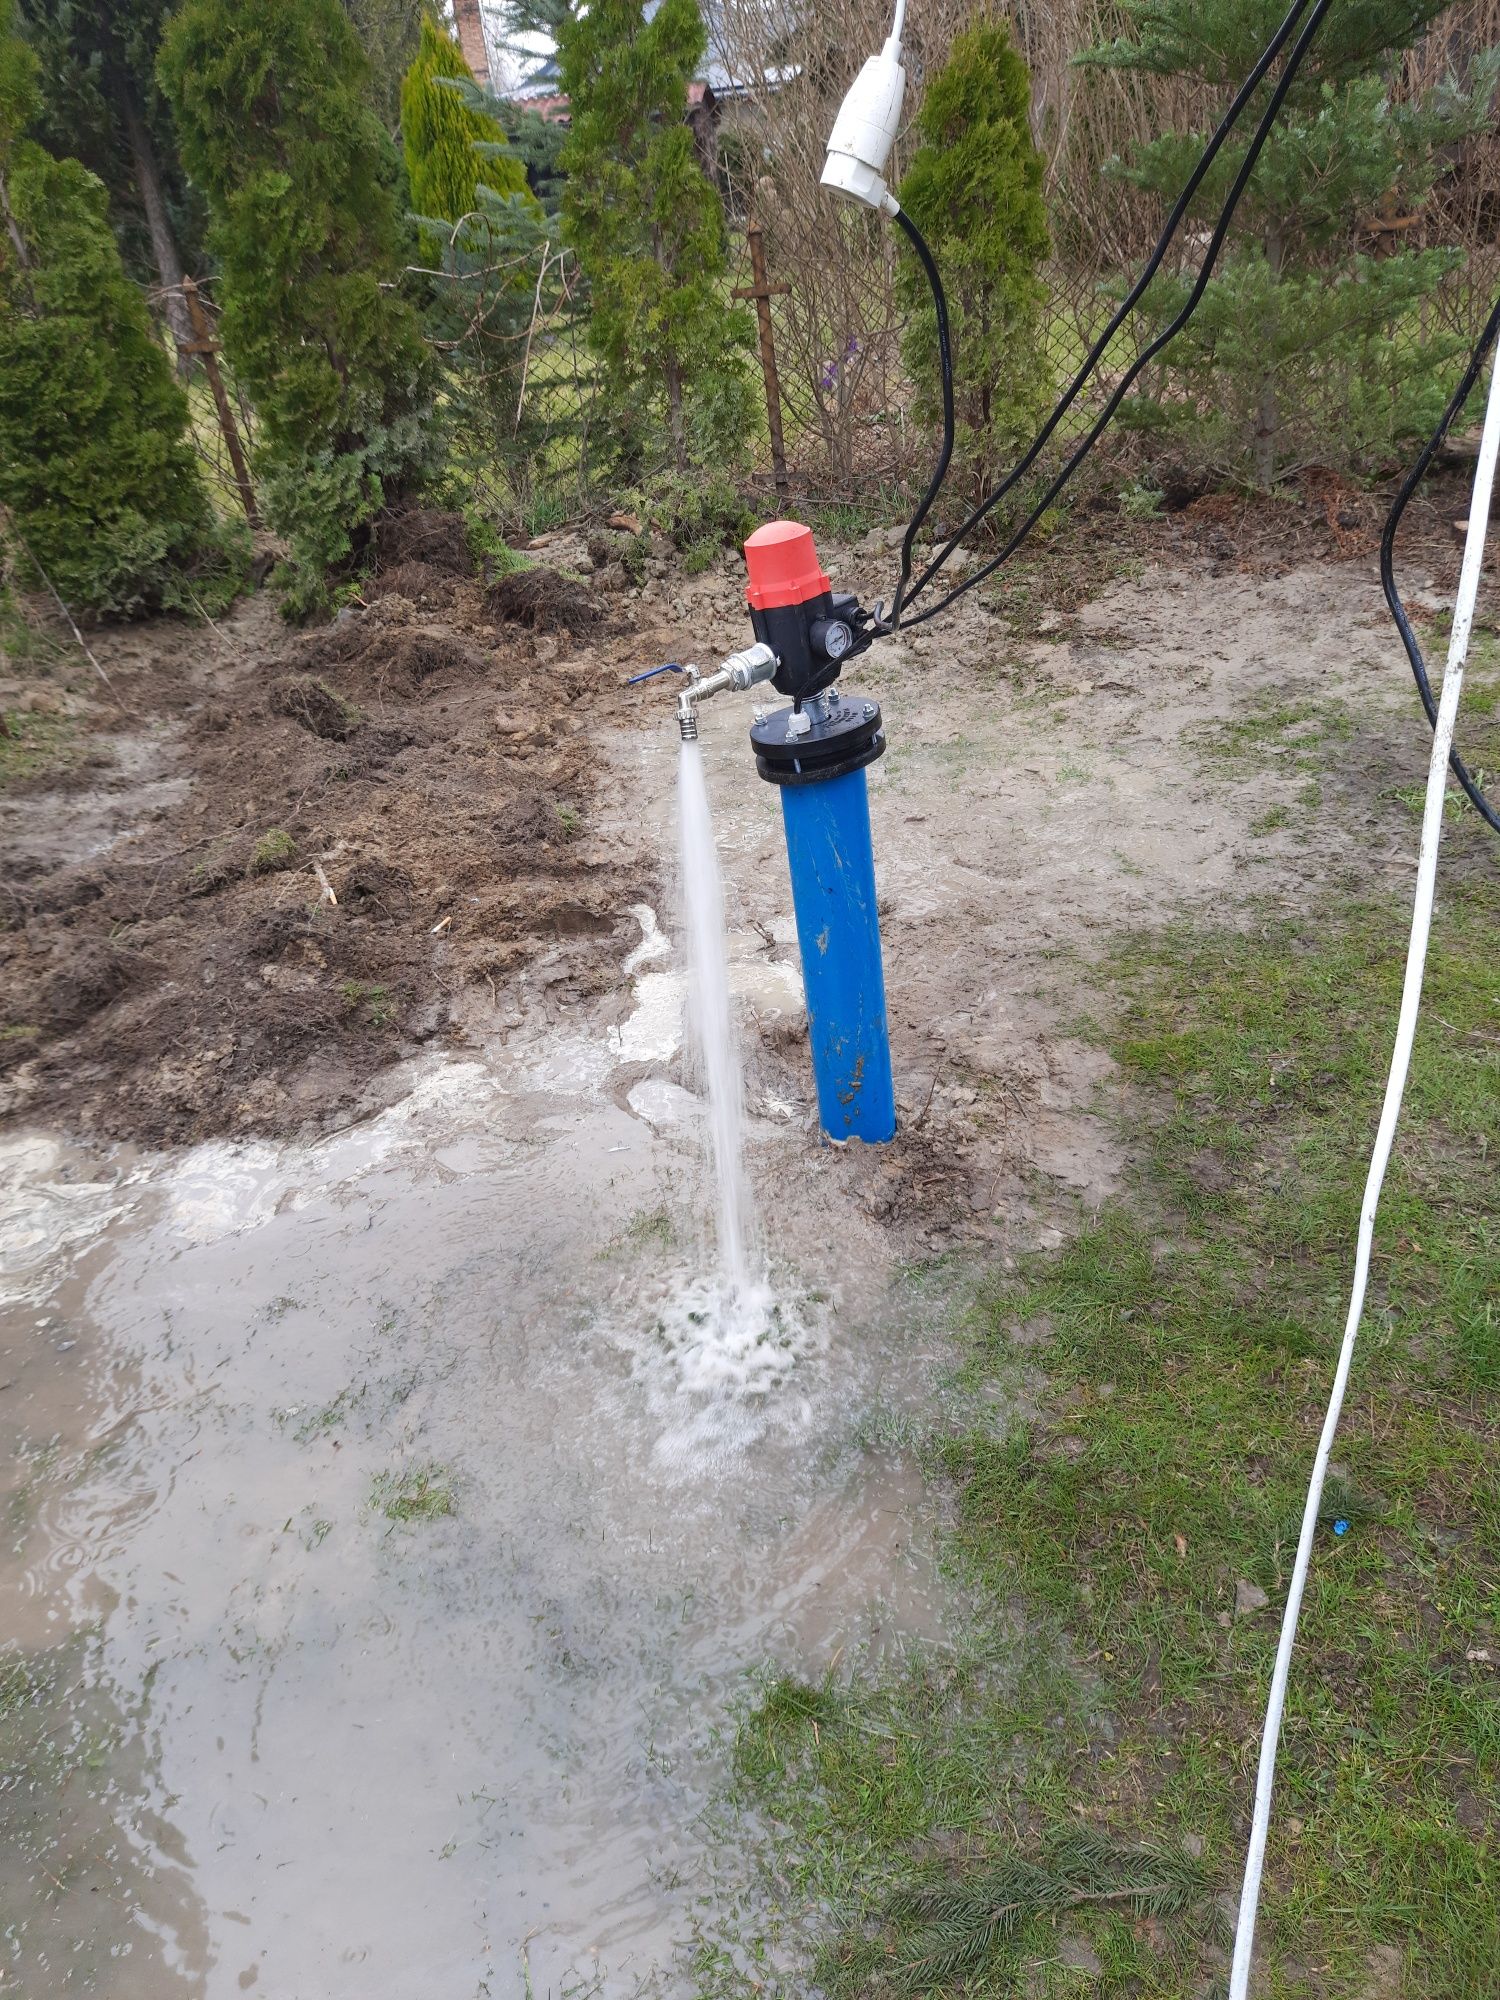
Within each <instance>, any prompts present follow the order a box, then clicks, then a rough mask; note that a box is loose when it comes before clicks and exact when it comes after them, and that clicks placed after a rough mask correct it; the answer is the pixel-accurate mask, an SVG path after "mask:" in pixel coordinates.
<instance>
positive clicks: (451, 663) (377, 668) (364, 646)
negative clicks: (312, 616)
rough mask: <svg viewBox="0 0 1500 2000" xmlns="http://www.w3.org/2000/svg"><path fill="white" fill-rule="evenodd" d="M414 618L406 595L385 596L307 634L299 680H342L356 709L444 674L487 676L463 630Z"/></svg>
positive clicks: (412, 689)
mask: <svg viewBox="0 0 1500 2000" xmlns="http://www.w3.org/2000/svg"><path fill="white" fill-rule="evenodd" d="M415 621H416V608H415V606H414V605H412V604H411V603H410V602H409V601H408V600H407V599H406V598H404V597H397V596H394V595H392V596H389V597H385V598H382V599H381V600H380V601H379V602H378V603H377V604H374V605H372V606H371V608H370V609H369V610H368V611H366V612H365V613H363V614H362V615H359V614H351V615H350V616H349V617H348V618H346V619H341V620H339V621H337V622H335V623H334V624H332V625H330V626H328V627H326V628H325V630H323V631H322V632H317V633H314V634H313V635H312V637H311V638H308V639H304V640H303V642H302V646H301V650H300V653H299V655H298V665H299V667H301V668H302V670H303V672H302V674H301V675H300V676H298V679H299V680H302V681H306V680H312V681H314V682H316V683H317V684H318V685H323V684H324V680H333V681H336V682H340V683H341V684H342V685H341V687H340V690H339V693H340V695H342V696H344V697H346V698H347V701H348V702H351V703H352V704H353V706H354V708H355V710H356V711H357V710H358V708H359V706H360V702H361V699H362V697H364V698H370V699H380V700H385V699H386V698H388V697H390V696H392V695H394V696H396V697H398V698H405V697H409V696H411V695H413V694H415V693H416V692H417V691H418V689H420V688H421V686H422V685H423V683H424V682H426V681H429V680H432V679H433V678H435V677H436V676H437V675H439V674H450V673H451V674H452V675H453V676H454V677H455V678H456V679H458V680H461V681H475V680H481V679H483V678H484V677H485V675H486V673H487V672H488V670H489V669H488V666H487V663H486V661H485V660H484V659H483V657H482V656H481V655H480V653H479V652H478V650H477V649H476V648H475V647H474V646H472V645H470V644H469V643H468V641H467V640H466V639H465V638H464V636H463V634H462V633H461V632H459V631H457V630H455V629H454V627H453V626H452V625H451V624H448V623H446V622H438V621H437V620H431V621H427V622H424V623H421V624H418V623H417V622H415ZM320 677H322V678H320ZM325 692H326V688H325ZM335 698H336V699H337V698H338V697H335ZM289 712H290V711H287V710H283V711H282V713H289ZM298 719H299V720H301V717H300V715H299V717H298ZM304 726H305V727H311V726H312V725H311V724H310V723H308V724H305V725H304ZM318 733H320V734H321V733H322V732H318Z"/></svg>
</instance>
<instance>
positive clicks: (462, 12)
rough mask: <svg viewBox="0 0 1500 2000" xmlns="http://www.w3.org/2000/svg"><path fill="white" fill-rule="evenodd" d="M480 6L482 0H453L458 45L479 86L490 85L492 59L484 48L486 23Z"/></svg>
mask: <svg viewBox="0 0 1500 2000" xmlns="http://www.w3.org/2000/svg"><path fill="white" fill-rule="evenodd" d="M479 6H480V0H453V16H454V20H455V21H456V23H457V25H458V45H459V47H460V48H461V49H462V50H463V52H464V61H465V62H466V63H467V64H468V65H469V73H470V75H471V76H472V77H473V79H474V81H475V82H476V83H477V84H481V85H488V83H489V80H490V59H489V54H488V52H487V51H486V49H485V46H484V21H483V18H482V17H481V15H480V11H479Z"/></svg>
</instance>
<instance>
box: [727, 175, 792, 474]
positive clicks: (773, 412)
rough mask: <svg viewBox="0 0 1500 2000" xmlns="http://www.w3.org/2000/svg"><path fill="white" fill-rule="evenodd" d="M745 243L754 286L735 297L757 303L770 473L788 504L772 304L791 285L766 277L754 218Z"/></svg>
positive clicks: (742, 288)
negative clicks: (748, 246) (769, 442)
mask: <svg viewBox="0 0 1500 2000" xmlns="http://www.w3.org/2000/svg"><path fill="white" fill-rule="evenodd" d="M745 240H746V242H747V243H748V244H749V245H750V272H751V276H752V277H753V278H754V279H755V283H754V284H753V285H736V286H735V288H734V296H735V298H737V299H754V301H755V317H756V319H757V320H758V321H759V323H760V372H761V374H762V375H764V377H765V378H766V423H767V425H768V426H769V428H770V432H771V471H772V473H773V475H774V477H775V480H776V494H777V498H778V499H780V500H782V501H785V500H788V499H790V498H791V492H792V484H791V481H790V480H789V479H788V477H787V470H786V446H785V443H784V442H783V439H782V435H781V383H780V380H779V379H778V377H777V374H776V342H775V338H774V335H773V333H772V329H771V301H772V299H774V298H777V297H779V296H780V295H781V293H783V292H789V291H790V290H791V289H792V288H791V286H790V285H773V284H771V283H770V281H769V279H768V277H767V274H766V252H765V245H764V243H763V242H762V240H761V233H760V224H759V223H758V222H757V221H756V219H755V217H754V216H753V215H752V216H751V218H750V220H749V222H748V223H747V224H746V225H745Z"/></svg>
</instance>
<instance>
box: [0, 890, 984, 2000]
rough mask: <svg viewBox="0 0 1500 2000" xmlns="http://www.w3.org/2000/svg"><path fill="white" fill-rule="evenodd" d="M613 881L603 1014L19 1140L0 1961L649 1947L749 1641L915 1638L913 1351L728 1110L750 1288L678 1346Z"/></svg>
mask: <svg viewBox="0 0 1500 2000" xmlns="http://www.w3.org/2000/svg"><path fill="white" fill-rule="evenodd" d="M640 921H641V930H642V942H641V945H640V947H639V948H638V950H637V952H636V954H635V958H634V963H633V965H632V974H633V977H634V980H635V987H634V991H635V1005H634V1011H633V1012H631V1013H630V1014H629V1015H628V1016H627V1017H625V1018H623V1019H620V1018H616V1019H614V1020H613V1021H612V1022H610V1023H608V1024H605V1023H603V1022H601V1023H594V1022H589V1021H584V1022H580V1023H578V1024H577V1025H575V1026H573V1027H570V1028H569V1029H568V1030H566V1031H562V1030H559V1029H557V1028H556V1027H555V1026H554V1027H550V1028H547V1029H546V1030H540V1029H539V1030H537V1031H536V1032H535V1033H531V1034H529V1033H528V1032H527V1031H526V1030H525V1029H524V1028H522V1029H520V1030H518V1031H517V1032H516V1033H515V1034H513V1035H512V1036H511V1037H510V1039H509V1040H508V1041H507V1043H506V1044H505V1046H504V1047H503V1048H502V1049H498V1050H495V1051H492V1052H490V1053H489V1054H488V1055H486V1056H485V1057H484V1058H483V1059H479V1060H474V1061H468V1062H451V1061H450V1062H447V1063H444V1064H434V1065H433V1066H431V1067H428V1068H425V1069H423V1070H421V1071H418V1072H416V1073H414V1075H413V1078H412V1090H411V1093H410V1095H409V1096H407V1097H406V1098H405V1099H404V1100H403V1101H402V1102H401V1103H400V1104H399V1105H398V1106H397V1107H396V1108H395V1109H393V1110H391V1111H389V1112H387V1113H385V1114H383V1115H382V1116H381V1117H380V1118H379V1119H377V1120H376V1121H374V1122H373V1123H371V1124H367V1125H365V1126H362V1127H360V1128H357V1129H355V1130H353V1131H350V1132H347V1133H345V1134H343V1135H340V1136H336V1137H334V1138H332V1139H329V1140H326V1141H324V1142H322V1143H321V1144H319V1145H317V1146H316V1147H312V1148H307V1147H302V1148H296V1147H284V1146H271V1145H262V1144H228V1143H223V1144H214V1145H211V1146H206V1147H203V1148H199V1149H197V1150H196V1151H194V1152H192V1153H189V1154H186V1155H177V1156H171V1157H154V1158H144V1157H142V1158H130V1157H122V1156H120V1155H118V1154H116V1155H113V1156H110V1157H109V1158H104V1157H87V1156H83V1155H80V1154H78V1153H75V1152H70V1151H69V1150H68V1149H67V1148H65V1147H63V1146H61V1145H59V1144H57V1143H55V1142H53V1141H51V1140H50V1139H48V1138H47V1137H46V1136H45V1135H40V1134H30V1135H27V1136H25V1137H23V1138H20V1139H14V1140H11V1141H10V1142H8V1145H7V1151H6V1158H5V1166H6V1169H7V1183H8V1195H7V1201H6V1207H5V1213H4V1224H3V1226H4V1230H5V1236H4V1240H3V1246H0V1247H3V1249H4V1253H5V1268H6V1270H7V1272H8V1274H9V1275H8V1278H7V1281H6V1285H7V1297H6V1306H5V1311H6V1322H5V1325H6V1332H5V1337H4V1339H3V1342H0V1346H3V1353H0V1383H3V1385H4V1387H3V1392H0V1422H3V1424H4V1427H5V1438H6V1444H7V1447H8V1449H9V1453H10V1455H11V1456H10V1464H11V1466H12V1468H13V1470H12V1475H11V1491H10V1494H9V1504H10V1513H9V1533H8V1535H7V1540H6V1543H5V1547H4V1552H3V1565H4V1566H3V1571H0V1585H3V1590H4V1602H5V1607H6V1609H5V1626H4V1631H5V1637H6V1641H7V1648H8V1650H7V1652H6V1655H5V1661H6V1676H7V1678H6V1681H5V1684H4V1704H3V1722H0V1727H3V1730H4V1740H3V1744H0V1749H3V1758H0V1762H3V1765H4V1767H5V1770H6V1776H5V1779H4V1785H5V1790H4V1793H3V1795H0V1836H3V1841H4V1848H5V1860H4V1862H3V1864H0V1894H3V1896H4V1907H3V1911H0V1915H3V1921H4V1925H5V1931H4V1950H3V1954H0V1966H3V1968H4V1975H3V1977H0V1985H3V1986H4V1989H5V1990H14V1991H17V1992H24V1993H26V1994H36V1995H49V1994H53V1993H64V1992H80V1993H82V1992H93V1993H108V1994H110V1995H114V1996H121V2000H135V1996H145V1995H151V1996H153V1997H154V2000H155V1996H161V1997H162V2000H166V1996H170V1995H171V1994H173V1993H182V1994H185V1995H186V1994H192V1995H206V1996H213V1997H214V2000H217V1996H221V1995H224V1996H231V1995H239V1994H243V1993H264V1994H268V1995H276V1996H278V2000H285V1997H286V1996H296V1995H305V1996H309V2000H311V1997H312V1996H317V2000H336V1997H337V1996H344V1995H348V1996H351V2000H353V1996H358V2000H379V1996H385V1995H390V1996H393V1997H394V1996H398V1995H399V1996H402V2000H408V1997H409V1996H413V1995H418V1994H420V1995H422V1996H429V1997H430V2000H446V1996H467V1995H470V1994H482V1993H490V1992H495V1993H499V1992H502V1991H520V1990H521V1986H522V1973H521V1965H520V1959H521V1954H522V1952H523V1949H524V1951H525V1954H526V1957H527V1961H528V1963H529V1968H530V1976H531V1978H532V1980H533V1983H534V1986H535V1989H536V1990H537V1991H538V1992H544V1991H548V1990H551V1991H553V1992H557V1991H560V1990H563V1989H565V1988H566V1987H567V1986H568V1985H569V1984H570V1982H574V1981H581V1982H583V1983H584V1984H585V1985H588V1986H594V1987H597V1988H598V1989H599V1990H602V1991H604V1992H607V1993H613V1992H626V1991H635V1990H637V1988H638V1987H639V1986H640V1985H641V1984H642V1982H646V1983H650V1984H654V1985H659V1986H660V1987H661V1988H662V1990H667V1991H670V1990H673V1988H674V1986H675V1985H677V1984H679V1983H680V1981H679V1978H678V1974H677V1973H676V1972H675V1970H674V1954H675V1953H677V1952H678V1950H679V1948H680V1946H681V1944H682V1941H683V1939H684V1937H685V1936H686V1934H687V1925H688V1918H689V1911H690V1907H691V1902H692V1898H693V1896H694V1894H695V1892H700V1891H701V1890H702V1888H703V1886H704V1883H705V1879H706V1878H705V1871H706V1869H707V1868H708V1867H709V1866H710V1860H709V1857H708V1854H707V1850H706V1843H705V1836H704V1833H703V1829H702V1826H701V1824H700V1818H701V1815H702V1813H703V1809H704V1806H705V1803H706V1802H707V1800H708V1799H709V1797H710V1795H711V1793H712V1790H713V1787H714V1785H715V1783H716V1781H717V1779H718V1777H719V1776H720V1775H722V1769H723V1761H722V1760H723V1754H724V1753H723V1750H722V1748H721V1739H720V1735H719V1732H721V1730H722V1726H723V1723H724V1720H725V1717H726V1714H727V1713H728V1711H729V1709H730V1706H731V1704H732V1703H733V1701H734V1699H735V1698H736V1696H737V1695H738V1694H740V1693H741V1692H743V1690H744V1689H745V1686H746V1676H747V1674H748V1672H749V1671H750V1670H752V1669H753V1668H755V1667H756V1666H757V1665H758V1664H760V1663H762V1662H764V1661H766V1660H768V1659H774V1660H778V1661H781V1662H784V1663H785V1664H787V1665H788V1666H791V1667H794V1668H796V1669H798V1670H799V1671H802V1672H815V1671H817V1670H819V1669H820V1668H821V1667H822V1666H825V1665H826V1664H827V1663H828V1662H829V1661H830V1660H831V1659H832V1658H833V1657H834V1656H835V1654H836V1653H839V1652H840V1651H841V1650H845V1649H848V1650H858V1649H859V1648H861V1647H875V1648H884V1647H888V1646H903V1645H906V1644H908V1643H910V1642H911V1641H912V1640H913V1639H920V1640H923V1641H936V1642H938V1643H941V1639H942V1633H943V1629H944V1620H943V1607H942V1604H941V1600H940V1593H939V1590H938V1587H937V1584H936V1581H935V1577H934V1572H933V1568H932V1563H931V1557H930V1552H929V1549H928V1545H927V1541H926V1537H925V1535H924V1533H923V1531H922V1529H921V1527H920V1526H919V1525H918V1524H919V1522H920V1519H921V1510H920V1502H919V1496H918V1491H917V1481H916V1479H915V1475H914V1474H913V1473H912V1471H911V1469H910V1468H909V1467H908V1466H907V1465H905V1464H904V1463H903V1462H902V1461H900V1460H899V1459H898V1458H895V1457H892V1456H889V1455H884V1454H882V1453H881V1452H880V1451H879V1450H875V1449H871V1448H869V1445H868V1420H869V1417H870V1415H871V1413H872V1412H873V1411H875V1410H876V1409H885V1408H889V1407H890V1406H892V1405H896V1406H899V1405H901V1404H902V1403H903V1402H905V1401H907V1400H909V1399H910V1398H912V1397H913V1396H914V1395H915V1393H916V1391H917V1387H918V1384H919V1383H920V1382H921V1381H922V1380H923V1379H924V1377H925V1376H926V1375H927V1374H928V1373H929V1372H930V1370H931V1367H932V1365H933V1362H934V1359H935V1357H934V1356H933V1355H932V1354H931V1353H928V1352H926V1351H925V1344H924V1337H923V1335H922V1332H921V1330H920V1327H916V1328H913V1327H912V1326H911V1324H910V1323H909V1317H908V1314H907V1312H906V1310H905V1308H904V1307H903V1308H902V1309H900V1310H898V1309H897V1308H896V1307H895V1305H894V1304H893V1301H892V1298H891V1296H890V1291H889V1282H890V1281H889V1273H888V1259H887V1255H886V1252H885V1250H884V1248H883V1246H882V1244H881V1243H880V1241H879V1240H878V1239H877V1238H876V1237H875V1235H874V1234H873V1233H872V1228H871V1225H870V1224H869V1223H868V1222H866V1221H862V1220H861V1219H860V1218H859V1217H858V1216H857V1215H855V1214H854V1213H852V1212H851V1213H849V1214H844V1213H842V1212H841V1211H840V1207H839V1199H838V1197H837V1195H836V1193H833V1192H830V1189H829V1187H828V1186H825V1185H824V1183H823V1181H822V1180H821V1179H820V1161H819V1158H818V1154H817V1150H816V1148H813V1147H810V1146H809V1145H808V1143H807V1139H806V1135H805V1134H804V1133H803V1132H802V1131H801V1130H800V1129H799V1130H797V1131H796V1132H793V1131H792V1130H791V1129H790V1128H789V1127H788V1126H787V1125H785V1124H780V1123H777V1122H776V1120H775V1118H774V1116H766V1115H762V1116H761V1117H760V1118H759V1119H755V1120H752V1125H753V1127H754V1132H753V1138H752V1146H751V1155H752V1157H751V1174H752V1179H753V1181H754V1182H755V1185H756V1188H757V1190H758V1192H759V1194H760V1196H761V1199H762V1204H763V1212H764V1207H765V1206H767V1205H774V1204H775V1203H776V1201H777V1200H778V1198H779V1201H780V1204H781V1205H780V1207H779V1208H778V1209H777V1210H776V1214H775V1220H774V1222H772V1223H769V1224H766V1223H763V1225H762V1228H763V1235H764V1237H765V1238H766V1239H767V1240H766V1243H765V1246H764V1248H765V1254H766V1255H767V1256H768V1258H769V1264H770V1269H771V1273H772V1282H773V1285H774V1288H775V1292H776V1297H777V1300H778V1314H777V1317H776V1320H775V1330H774V1333H773V1337H772V1338H771V1339H770V1340H769V1341H767V1342H763V1343H760V1344H759V1345H758V1346H757V1347H756V1348H755V1349H754V1350H753V1351H751V1352H729V1351H721V1350H720V1348H719V1347H717V1346H716V1344H715V1340H714V1336H713V1329H712V1323H711V1315H712V1303H713V1299H712V1284H711V1275H712V1274H711V1271H710V1270H709V1269H708V1268H707V1265H706V1260H705V1258H704V1255H703V1252H702V1248H701V1235H700V1232H699V1230H698V1228H697V1217H698V1215H699V1213H700V1211H701V1208H702V1205H703V1202H704V1199H705V1192H704V1189H703V1177H702V1167H701V1147H700V1143H699V1142H700V1133H699V1130H698V1119H699V1107H698V1103H697V1100H696V1098H695V1097H694V1095H693V1094H692V1093H691V1091H689V1090H688V1089H686V1088H684V1087H683V1085H682V1083H681V1081H680V1080H679V1079H678V1078H677V1077H676V1076H673V1075H668V1073H667V1071H668V1067H669V1065H670V1062H671V1058H672V1056H673V1055H674V1053H675V1050H676V1046H677V1042H678V1040H679V1039H680V1033H681V1027H680V1013H681V985H680V980H679V979H678V978H677V975H676V974H675V971H674V966H673V961H672V958H671V955H670V952H669V950H668V949H667V947H666V944H665V940H664V939H663V938H662V937H661V935H660V932H659V931H658V929H657V926H656V924H655V920H654V917H653V915H652V913H651V912H649V911H642V912H641V913H640ZM752 947H753V949H752ZM736 984H737V986H738V987H739V989H740V991H741V993H742V994H749V995H750V997H752V998H753V999H754V1000H755V1001H756V1004H757V1005H759V1006H760V1007H762V1008H765V1007H768V1006H774V1005H776V1004H782V1005H785V1006H788V1007H790V1006H794V1005H795V1002H796V975H795V971H794V970H793V969H792V968H790V967H789V966H787V965H785V964H781V963H779V962H777V961H775V960H768V959H767V956H766V953H765V950H764V946H763V942H762V940H761V939H760V938H759V937H755V936H752V937H750V938H749V939H746V940H739V941H738V946H737V950H736ZM761 1108H762V1112H763V1113H764V1111H765V1107H764V1106H762V1107H761ZM835 1243H836V1245H837V1254H836V1255H835V1254H832V1248H831V1246H832V1245H834V1244H835ZM713 1865H716V1866H718V1867H720V1868H722V1866H723V1857H722V1856H721V1857H719V1859H718V1861H717V1863H715V1864H713Z"/></svg>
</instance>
